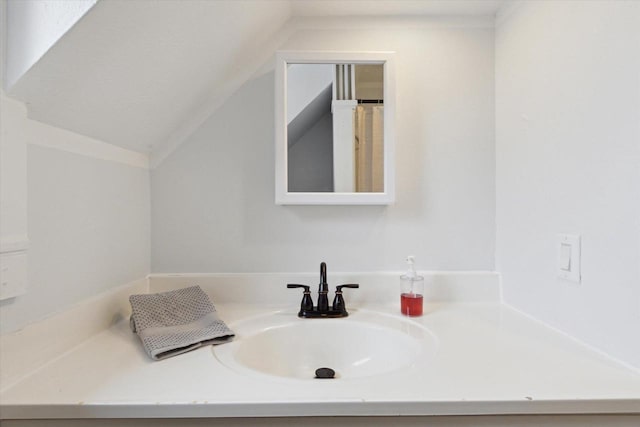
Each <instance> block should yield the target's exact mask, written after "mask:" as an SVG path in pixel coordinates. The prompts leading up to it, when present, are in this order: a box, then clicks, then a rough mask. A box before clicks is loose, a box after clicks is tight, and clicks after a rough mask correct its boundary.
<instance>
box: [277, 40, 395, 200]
mask: <svg viewBox="0 0 640 427" xmlns="http://www.w3.org/2000/svg"><path fill="white" fill-rule="evenodd" d="M393 56H394V52H329V51H278V52H277V53H276V74H275V75H276V82H275V90H276V93H275V132H276V135H275V141H276V159H275V160H276V161H275V165H276V171H275V172H276V173H275V177H276V198H275V199H276V204H278V205H389V204H391V203H393V202H394V198H395V109H396V108H395V107H396V105H395V104H396V103H395V64H394V61H393ZM367 63H369V64H373V63H378V64H384V76H383V78H384V149H383V150H384V192H382V193H303V192H289V191H288V176H287V174H288V172H287V122H286V117H287V114H286V113H287V105H286V104H287V85H286V82H287V64H367Z"/></svg>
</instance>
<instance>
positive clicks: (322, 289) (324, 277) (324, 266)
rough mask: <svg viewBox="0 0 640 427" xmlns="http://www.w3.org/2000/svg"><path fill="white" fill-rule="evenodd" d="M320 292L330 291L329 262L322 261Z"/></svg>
mask: <svg viewBox="0 0 640 427" xmlns="http://www.w3.org/2000/svg"><path fill="white" fill-rule="evenodd" d="M318 291H319V292H328V291H329V284H328V283H327V264H325V263H324V262H321V263H320V287H319V289H318Z"/></svg>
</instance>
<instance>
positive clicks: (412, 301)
mask: <svg viewBox="0 0 640 427" xmlns="http://www.w3.org/2000/svg"><path fill="white" fill-rule="evenodd" d="M400 311H401V312H402V314H404V315H405V316H422V295H421V294H408V293H402V294H400Z"/></svg>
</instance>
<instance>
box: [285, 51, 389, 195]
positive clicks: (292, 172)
mask: <svg viewBox="0 0 640 427" xmlns="http://www.w3.org/2000/svg"><path fill="white" fill-rule="evenodd" d="M392 59H393V53H392V52H312V51H307V52H285V51H280V52H278V54H277V55H276V114H275V119H276V129H275V130H276V203H278V204H338V205H340V204H389V203H392V202H393V199H394V169H393V166H394V137H393V136H394V111H395V102H394V101H395V95H394V89H395V82H394V67H393V60H392Z"/></svg>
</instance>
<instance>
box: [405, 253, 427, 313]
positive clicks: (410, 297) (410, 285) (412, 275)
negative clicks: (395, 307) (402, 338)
mask: <svg viewBox="0 0 640 427" xmlns="http://www.w3.org/2000/svg"><path fill="white" fill-rule="evenodd" d="M414 261H415V257H414V256H413V255H409V256H408V257H407V265H408V269H407V272H406V273H405V274H403V275H402V276H400V311H401V312H402V314H404V315H405V316H422V302H423V299H424V298H423V295H424V277H422V276H418V275H417V274H416V270H415V268H414V266H413V263H414Z"/></svg>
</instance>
